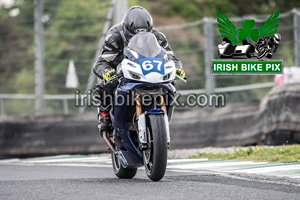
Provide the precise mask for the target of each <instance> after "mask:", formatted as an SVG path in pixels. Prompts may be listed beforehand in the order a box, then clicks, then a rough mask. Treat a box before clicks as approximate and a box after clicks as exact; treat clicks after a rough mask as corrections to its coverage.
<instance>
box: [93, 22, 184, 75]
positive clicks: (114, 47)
mask: <svg viewBox="0 0 300 200" xmlns="http://www.w3.org/2000/svg"><path fill="white" fill-rule="evenodd" d="M151 32H152V33H153V34H154V35H155V37H156V38H157V41H158V43H159V44H160V46H161V47H163V48H164V49H165V50H166V52H167V54H168V56H171V59H172V60H173V61H174V62H175V65H176V67H178V68H182V63H181V61H180V60H178V59H177V58H176V57H175V56H174V55H173V51H172V49H171V47H170V45H169V43H168V41H167V38H166V36H165V35H164V34H163V33H161V32H159V31H157V30H156V29H154V28H153V29H152V31H151ZM127 44H128V40H127V39H126V37H125V35H124V32H123V29H122V24H117V25H115V26H113V27H112V28H111V29H110V30H109V31H108V32H107V35H106V38H105V41H104V44H103V46H102V53H101V55H100V56H99V57H98V59H97V61H96V63H95V65H94V69H93V70H94V73H95V75H96V76H98V77H99V78H101V79H102V70H104V69H107V68H114V69H116V67H117V66H118V64H119V63H121V62H122V60H123V58H124V55H123V49H124V47H125V46H127Z"/></svg>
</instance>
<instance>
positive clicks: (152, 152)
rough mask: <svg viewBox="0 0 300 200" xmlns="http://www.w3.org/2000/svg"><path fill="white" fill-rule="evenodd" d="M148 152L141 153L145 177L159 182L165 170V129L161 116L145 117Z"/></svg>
mask: <svg viewBox="0 0 300 200" xmlns="http://www.w3.org/2000/svg"><path fill="white" fill-rule="evenodd" d="M147 136H148V147H149V149H148V150H145V151H143V158H144V166H145V170H146V174H147V176H148V177H149V178H150V179H151V180H152V181H159V180H161V179H162V178H163V177H164V175H165V172H166V168H167V157H168V148H167V129H166V125H165V121H164V117H163V115H148V117H147Z"/></svg>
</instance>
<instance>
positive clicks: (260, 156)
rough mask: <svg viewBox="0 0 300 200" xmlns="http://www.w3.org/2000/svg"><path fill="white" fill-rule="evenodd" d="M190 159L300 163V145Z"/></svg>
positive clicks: (251, 149)
mask: <svg viewBox="0 0 300 200" xmlns="http://www.w3.org/2000/svg"><path fill="white" fill-rule="evenodd" d="M190 158H208V159H222V160H241V161H256V162H270V163H300V145H286V146H280V147H274V148H264V147H259V146H257V147H249V148H248V149H247V150H242V149H241V147H237V148H235V149H234V152H233V153H218V154H214V153H198V154H197V155H194V156H191V157H190Z"/></svg>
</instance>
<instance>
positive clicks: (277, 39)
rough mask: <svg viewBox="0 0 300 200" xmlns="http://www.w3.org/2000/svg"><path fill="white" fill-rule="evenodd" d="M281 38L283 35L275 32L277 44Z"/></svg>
mask: <svg viewBox="0 0 300 200" xmlns="http://www.w3.org/2000/svg"><path fill="white" fill-rule="evenodd" d="M280 40H281V35H280V34H279V33H275V34H274V42H275V43H276V44H278V43H279V41H280Z"/></svg>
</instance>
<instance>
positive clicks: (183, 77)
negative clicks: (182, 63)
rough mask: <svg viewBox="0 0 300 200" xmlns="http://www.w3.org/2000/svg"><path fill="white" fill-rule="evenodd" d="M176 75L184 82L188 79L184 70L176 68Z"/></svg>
mask: <svg viewBox="0 0 300 200" xmlns="http://www.w3.org/2000/svg"><path fill="white" fill-rule="evenodd" d="M176 75H177V76H179V77H180V78H182V79H184V80H186V79H187V78H186V75H185V72H184V71H183V69H180V68H176Z"/></svg>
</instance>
